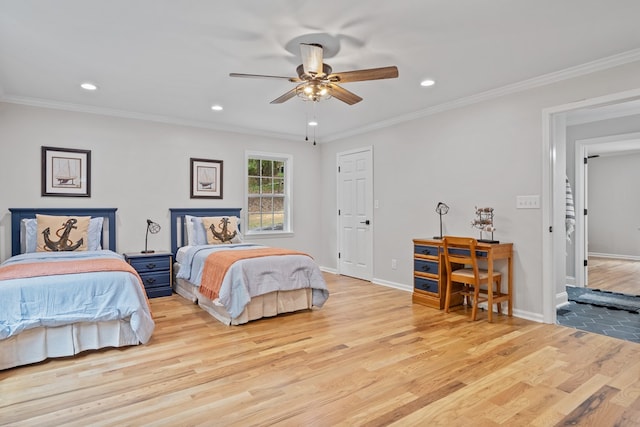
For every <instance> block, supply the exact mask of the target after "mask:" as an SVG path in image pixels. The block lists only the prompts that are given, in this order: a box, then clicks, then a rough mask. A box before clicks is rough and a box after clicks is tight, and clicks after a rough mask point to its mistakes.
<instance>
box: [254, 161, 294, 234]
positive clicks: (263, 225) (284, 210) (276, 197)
mask: <svg viewBox="0 0 640 427" xmlns="http://www.w3.org/2000/svg"><path fill="white" fill-rule="evenodd" d="M292 163H293V160H292V158H291V156H289V155H285V154H267V153H247V154H246V165H247V174H246V176H247V187H246V188H247V209H246V212H247V215H246V223H247V224H246V228H245V230H246V232H245V233H246V234H254V235H255V234H272V233H278V234H279V233H290V232H291V231H292V230H291V212H290V209H289V206H290V205H291V184H290V183H291V170H292Z"/></svg>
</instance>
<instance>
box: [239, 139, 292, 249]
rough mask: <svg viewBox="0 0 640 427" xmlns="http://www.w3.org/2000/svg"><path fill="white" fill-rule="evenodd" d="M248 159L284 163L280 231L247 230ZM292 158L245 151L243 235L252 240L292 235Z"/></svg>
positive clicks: (284, 155)
mask: <svg viewBox="0 0 640 427" xmlns="http://www.w3.org/2000/svg"><path fill="white" fill-rule="evenodd" d="M249 159H260V160H275V161H281V162H284V168H285V169H284V216H285V221H284V228H283V229H282V230H268V231H251V230H249ZM292 176H293V156H292V155H291V154H283V153H269V152H264V151H245V154H244V211H245V215H244V221H243V225H244V227H243V228H244V230H245V231H244V235H245V236H251V237H252V238H259V237H273V236H278V237H283V236H288V235H290V236H292V235H293V210H292V209H291V206H292V202H291V199H292V194H293V190H292V186H293V179H292Z"/></svg>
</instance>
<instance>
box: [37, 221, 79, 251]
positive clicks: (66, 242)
mask: <svg viewBox="0 0 640 427" xmlns="http://www.w3.org/2000/svg"><path fill="white" fill-rule="evenodd" d="M77 222H78V220H77V219H75V218H69V219H68V220H67V221H66V222H65V223H64V224H63V225H62V227H60V228H59V229H57V230H56V236H58V237H59V238H60V239H59V240H58V241H57V242H56V241H53V240H51V239H50V238H49V236H50V235H51V230H49V227H47V228H45V229H44V230H43V231H42V235H43V236H44V248H45V250H47V251H52V252H60V251H75V250H76V249H78V248H79V247H80V246H82V243H83V242H84V239H83V238H80V240H78V241H77V242H76V243H75V244H74V243H73V241H72V240H70V239H69V235H70V234H71V230H74V229H77V228H78V227H77V226H76V225H75V224H76V223H77ZM63 230H64V231H63ZM61 231H62V233H61Z"/></svg>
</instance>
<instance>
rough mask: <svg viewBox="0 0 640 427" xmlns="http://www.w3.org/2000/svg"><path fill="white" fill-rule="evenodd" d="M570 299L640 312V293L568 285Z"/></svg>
mask: <svg viewBox="0 0 640 427" xmlns="http://www.w3.org/2000/svg"><path fill="white" fill-rule="evenodd" d="M567 293H568V294H569V301H575V302H577V303H581V304H591V305H596V306H598V307H607V308H613V309H617V310H626V311H630V312H633V313H640V295H626V294H619V293H616V292H607V291H601V290H599V289H587V288H576V287H571V286H567Z"/></svg>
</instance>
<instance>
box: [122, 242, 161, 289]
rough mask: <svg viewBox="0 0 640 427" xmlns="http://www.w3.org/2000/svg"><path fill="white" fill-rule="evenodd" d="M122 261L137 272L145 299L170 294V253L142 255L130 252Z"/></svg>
mask: <svg viewBox="0 0 640 427" xmlns="http://www.w3.org/2000/svg"><path fill="white" fill-rule="evenodd" d="M124 259H125V261H127V262H128V263H129V264H131V266H132V267H133V268H134V269H135V270H136V271H137V272H138V274H139V275H140V278H142V283H143V284H144V289H145V291H146V292H147V297H149V298H155V297H166V296H169V295H171V293H172V287H171V285H172V278H173V254H172V253H171V252H154V253H150V254H143V253H140V252H130V253H126V254H124Z"/></svg>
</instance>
